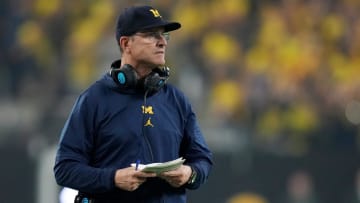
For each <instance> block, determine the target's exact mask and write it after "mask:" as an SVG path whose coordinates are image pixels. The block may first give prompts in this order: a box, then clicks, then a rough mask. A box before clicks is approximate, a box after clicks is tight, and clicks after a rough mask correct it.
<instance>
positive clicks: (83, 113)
mask: <svg viewBox="0 0 360 203" xmlns="http://www.w3.org/2000/svg"><path fill="white" fill-rule="evenodd" d="M95 114H96V105H95V104H94V102H89V99H88V94H86V93H85V94H83V95H81V96H80V97H79V98H78V100H77V101H76V103H75V105H74V107H73V109H72V111H71V113H70V115H69V118H68V119H67V121H66V123H65V126H64V128H63V130H62V132H61V137H60V141H59V145H58V149H57V154H56V159H55V166H54V174H55V179H56V182H57V183H58V184H59V185H61V186H66V187H70V188H73V189H77V190H80V191H83V192H89V193H94V192H95V193H96V192H104V191H107V190H110V189H112V188H114V187H115V186H114V175H115V169H111V168H107V169H100V168H94V167H92V166H91V154H92V152H93V150H94V134H95V129H96V116H95Z"/></svg>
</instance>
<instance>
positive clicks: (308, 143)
mask: <svg viewBox="0 0 360 203" xmlns="http://www.w3.org/2000/svg"><path fill="white" fill-rule="evenodd" d="M144 2H145V3H150V4H151V5H153V6H155V7H156V8H158V9H159V10H160V13H161V14H162V16H163V17H165V18H168V19H173V20H177V21H180V22H181V23H182V25H183V27H182V29H181V30H180V31H178V32H174V33H172V35H171V39H170V42H169V44H168V55H167V64H168V65H169V66H170V67H172V77H171V82H172V83H175V84H176V85H178V86H179V88H180V89H182V90H183V91H184V92H185V93H186V94H187V95H188V96H189V98H190V100H191V101H192V102H193V104H194V109H195V111H196V112H197V113H198V117H199V119H200V123H201V126H202V128H203V130H204V134H205V137H206V139H207V140H208V143H209V145H210V147H211V148H212V150H213V151H214V158H215V166H214V169H213V173H212V175H211V178H210V180H209V181H208V183H207V184H206V185H205V186H204V187H203V188H201V189H200V190H198V191H195V192H190V195H189V202H227V201H228V200H229V199H230V198H231V197H232V196H234V195H236V194H240V195H241V194H243V195H245V198H246V197H247V200H238V202H239V203H240V202H241V203H244V202H246V203H253V202H251V200H250V199H251V198H252V197H250V196H251V195H253V196H258V197H262V198H263V199H265V200H264V201H263V202H265V201H268V202H272V203H280V200H279V199H281V197H283V196H286V194H287V193H288V189H289V185H288V181H289V178H290V176H291V175H292V174H293V173H295V172H296V171H305V173H307V174H308V175H309V176H308V177H309V178H310V179H311V181H312V183H313V188H312V189H313V192H314V194H315V195H316V196H317V197H318V198H319V201H318V202H327V203H349V202H350V200H348V198H351V197H352V196H355V185H356V184H355V182H356V174H357V173H358V172H359V144H360V140H359V136H360V131H359V130H360V129H359V126H360V80H359V75H360V68H359V67H360V12H358V11H359V10H360V1H358V0H341V1H340V0H226V1H220V0H181V1H180V0H179V1H176V0H154V1H131V0H125V1H116V0H102V1H100V0H79V1H61V0H27V1H25V0H1V1H0V95H1V97H0V157H1V159H0V160H1V167H0V168H1V170H0V171H1V174H0V180H1V181H0V198H1V200H0V201H1V202H11V203H17V202H29V203H31V202H36V203H42V202H57V198H58V197H57V193H58V190H59V189H60V188H58V187H57V186H56V185H55V182H54V180H53V176H52V173H51V168H52V166H53V152H54V148H55V146H56V143H57V140H58V138H59V133H60V130H61V128H62V126H63V124H64V121H65V119H66V117H67V114H68V113H69V111H70V109H71V106H72V104H73V102H74V100H75V98H76V96H77V95H78V94H79V93H80V92H81V91H82V90H84V88H86V87H87V86H88V85H89V84H90V83H91V82H93V81H94V80H96V79H97V78H98V77H99V76H100V75H102V74H103V73H105V72H106V71H107V70H108V69H109V65H110V63H111V61H112V60H114V59H116V58H118V57H119V55H118V47H117V45H116V42H115V36H114V25H115V19H116V16H117V15H118V12H119V11H120V10H121V9H122V8H124V7H125V6H127V5H132V4H134V3H144ZM359 185H360V184H359ZM359 187H360V186H359ZM246 195H247V196H246ZM49 198H52V200H50V201H49ZM46 199H47V200H46ZM254 201H255V200H254Z"/></svg>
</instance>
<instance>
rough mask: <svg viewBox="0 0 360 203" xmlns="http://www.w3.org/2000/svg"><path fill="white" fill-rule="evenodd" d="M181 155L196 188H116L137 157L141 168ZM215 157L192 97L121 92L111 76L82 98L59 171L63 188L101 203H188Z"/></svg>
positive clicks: (64, 137)
mask: <svg viewBox="0 0 360 203" xmlns="http://www.w3.org/2000/svg"><path fill="white" fill-rule="evenodd" d="M179 157H183V158H185V159H186V162H185V163H184V164H187V165H189V166H191V167H192V168H193V170H195V171H196V172H197V178H196V180H195V183H194V184H192V185H184V186H182V187H180V188H174V187H172V186H171V185H170V184H168V183H167V182H166V181H164V180H162V179H160V178H148V180H147V181H146V182H145V183H144V184H142V185H141V186H140V187H139V188H138V189H137V190H135V191H133V192H128V191H124V190H121V189H119V188H117V187H115V183H114V176H115V171H116V170H117V169H121V168H125V167H129V166H130V164H131V163H134V162H135V161H136V160H137V159H140V160H141V163H142V164H147V163H151V162H165V161H170V160H173V159H176V158H179ZM211 166H212V154H211V152H210V150H209V148H208V146H207V144H206V142H205V140H204V138H203V135H202V133H201V130H200V128H199V125H198V123H197V120H196V115H195V113H194V112H193V110H192V108H191V105H190V103H189V101H188V100H187V98H186V97H185V96H184V95H183V93H181V92H180V91H179V90H178V89H177V88H175V87H174V86H172V85H170V84H166V85H165V86H164V87H163V88H162V89H160V90H159V91H158V92H156V93H155V94H152V95H150V96H148V97H147V98H146V97H144V92H143V91H138V90H135V89H125V90H120V89H119V88H118V86H117V84H116V83H115V82H114V81H113V79H112V78H111V76H110V75H109V74H105V75H104V76H103V77H102V78H101V79H99V80H98V81H97V82H95V83H94V84H92V85H91V86H90V87H89V88H88V89H87V90H85V91H84V92H83V93H82V94H81V95H80V96H79V97H78V99H77V101H76V103H75V105H74V107H73V109H72V112H71V113H70V115H69V117H68V119H67V121H66V123H65V126H64V128H63V130H62V132H61V138H60V142H59V147H58V151H57V154H56V161H55V166H54V173H55V178H56V181H57V183H58V184H59V185H62V186H66V187H70V188H74V189H77V190H79V191H80V192H82V193H83V194H86V195H88V196H90V197H94V198H95V199H97V200H99V202H117V203H118V202H137V203H139V202H149V203H152V202H154V203H155V202H174V203H175V202H179V203H182V202H186V195H185V193H186V189H196V188H198V187H199V186H200V185H201V184H203V183H204V182H205V181H206V180H207V178H208V176H209V173H210V170H211Z"/></svg>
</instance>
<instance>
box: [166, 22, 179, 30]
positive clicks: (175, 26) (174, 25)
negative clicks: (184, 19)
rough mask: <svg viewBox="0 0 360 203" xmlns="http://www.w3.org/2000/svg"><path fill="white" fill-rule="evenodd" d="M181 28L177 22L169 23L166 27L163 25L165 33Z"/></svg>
mask: <svg viewBox="0 0 360 203" xmlns="http://www.w3.org/2000/svg"><path fill="white" fill-rule="evenodd" d="M179 28H181V24H180V23H178V22H171V23H168V24H166V25H164V29H165V32H170V31H174V30H177V29H179Z"/></svg>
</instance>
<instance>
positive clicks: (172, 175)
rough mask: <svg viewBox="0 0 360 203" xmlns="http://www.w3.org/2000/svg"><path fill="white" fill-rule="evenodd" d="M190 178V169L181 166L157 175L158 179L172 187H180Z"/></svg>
mask: <svg viewBox="0 0 360 203" xmlns="http://www.w3.org/2000/svg"><path fill="white" fill-rule="evenodd" d="M190 176H191V167H190V166H187V165H181V166H180V167H179V168H177V169H175V170H172V171H167V172H163V173H161V174H160V175H159V177H160V178H162V179H164V180H166V181H167V182H168V183H169V184H170V185H171V186H173V187H181V186H182V185H184V184H185V183H187V182H188V180H189V178H190Z"/></svg>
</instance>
